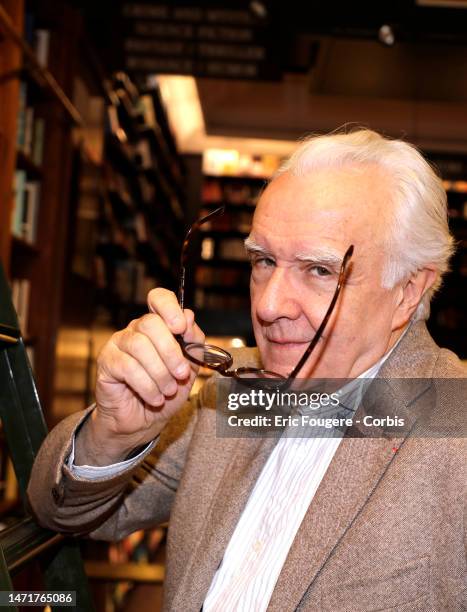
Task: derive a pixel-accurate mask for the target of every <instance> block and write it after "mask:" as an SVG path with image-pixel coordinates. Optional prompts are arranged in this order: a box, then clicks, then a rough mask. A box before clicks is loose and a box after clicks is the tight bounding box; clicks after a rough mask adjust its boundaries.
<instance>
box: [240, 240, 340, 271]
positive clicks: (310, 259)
mask: <svg viewBox="0 0 467 612" xmlns="http://www.w3.org/2000/svg"><path fill="white" fill-rule="evenodd" d="M245 249H246V250H247V251H248V252H249V253H259V254H261V255H266V256H268V257H273V255H272V253H271V252H270V251H269V250H268V249H266V248H265V247H262V246H261V245H259V244H257V243H256V242H255V241H254V239H253V238H251V237H248V238H247V239H246V240H245ZM294 259H296V260H298V261H301V262H304V263H314V264H321V265H328V266H340V265H341V264H342V255H341V254H340V253H338V252H336V251H335V250H334V249H327V248H325V247H316V248H315V249H313V251H310V252H307V253H305V252H299V253H297V254H296V255H295V257H294Z"/></svg>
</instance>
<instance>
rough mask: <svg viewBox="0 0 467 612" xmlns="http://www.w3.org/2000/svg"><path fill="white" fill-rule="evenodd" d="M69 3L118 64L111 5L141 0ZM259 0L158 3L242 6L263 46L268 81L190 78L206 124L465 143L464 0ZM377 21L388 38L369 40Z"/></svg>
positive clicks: (276, 134)
mask: <svg viewBox="0 0 467 612" xmlns="http://www.w3.org/2000/svg"><path fill="white" fill-rule="evenodd" d="M422 1H423V0H422ZM441 1H442V0H441ZM451 2H452V0H451ZM74 4H75V6H77V7H78V8H79V9H80V10H81V11H82V12H83V16H84V17H85V20H86V28H87V32H88V34H89V36H90V37H91V39H92V40H93V41H94V44H95V46H96V49H97V51H98V54H99V55H100V57H101V60H102V62H103V63H104V65H106V66H107V68H108V70H114V69H119V68H120V69H121V68H124V59H123V55H122V53H123V43H122V40H123V38H124V36H125V25H124V20H122V18H121V14H122V9H121V6H122V4H127V5H138V4H143V3H142V2H131V1H130V2H128V0H127V1H126V2H125V3H123V2H118V1H109V0H101V1H100V2H95V1H94V2H91V1H89V0H83V1H81V2H78V0H76V1H75V2H74ZM145 4H148V3H147V2H146V3H145ZM149 4H151V3H149ZM152 4H153V5H161V4H164V3H161V2H157V3H152ZM259 4H260V9H261V7H263V8H264V9H265V15H264V17H259V16H258V12H255V11H254V10H253V8H252V7H253V6H258V2H256V4H255V3H254V2H250V1H248V2H247V1H242V0H237V1H235V2H230V3H229V2H225V1H223V2H205V1H203V0H201V1H198V2H178V1H173V0H172V1H167V2H166V3H165V5H166V6H170V7H172V8H173V7H179V6H183V7H210V8H212V7H219V8H224V9H225V8H228V7H232V8H234V9H239V8H245V9H246V10H248V11H249V12H250V15H251V20H252V23H255V24H256V25H257V26H258V27H259V29H260V30H261V40H262V42H264V43H265V46H266V48H267V54H266V58H265V62H264V64H265V65H266V67H267V70H266V73H268V71H269V73H270V74H274V75H275V77H276V79H275V80H273V79H256V80H246V79H243V80H240V79H230V80H220V79H212V78H198V80H197V82H198V90H199V94H200V100H201V104H202V109H203V114H204V118H205V124H206V131H207V132H208V133H210V134H222V135H235V136H253V137H273V138H279V139H284V138H292V139H295V138H297V137H298V136H301V135H303V133H304V132H309V131H322V130H329V129H334V128H335V127H337V125H340V124H342V123H345V122H348V121H351V122H358V123H365V124H367V125H370V126H371V127H374V128H377V129H381V130H383V131H386V132H388V133H392V134H395V135H400V134H404V135H407V136H408V137H410V138H411V139H412V140H414V141H415V142H417V141H423V142H424V143H428V145H433V147H434V148H437V147H438V148H443V147H444V148H446V147H448V148H456V147H457V146H459V147H460V148H462V149H465V148H466V147H467V114H466V109H467V78H466V76H467V9H456V8H452V7H438V8H435V7H426V6H420V5H419V3H417V2H416V1H415V0H377V1H373V2H371V1H369V0H365V1H353V2H351V1H342V2H336V1H329V0H328V1H325V0H311V1H308V2H304V1H303V0H302V1H299V0H287V1H284V0H281V1H274V2H272V1H270V0H269V1H268V0H260V3H259ZM458 4H461V2H459V3H458ZM466 5H467V3H466ZM171 10H172V9H171ZM260 12H261V10H260ZM122 24H123V25H122ZM384 24H387V25H389V26H391V28H392V31H393V33H394V37H395V42H394V45H392V46H385V45H383V44H382V43H381V42H380V41H379V40H378V35H379V31H380V28H381V26H382V25H384ZM135 76H137V75H135ZM198 76H199V75H198ZM441 124H442V125H441ZM464 126H465V127H464Z"/></svg>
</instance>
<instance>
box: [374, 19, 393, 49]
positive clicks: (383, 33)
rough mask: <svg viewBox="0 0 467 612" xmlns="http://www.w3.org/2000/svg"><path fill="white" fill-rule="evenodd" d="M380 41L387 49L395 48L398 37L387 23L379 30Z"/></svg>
mask: <svg viewBox="0 0 467 612" xmlns="http://www.w3.org/2000/svg"><path fill="white" fill-rule="evenodd" d="M378 39H379V41H380V42H382V43H383V45H386V46H387V47H392V46H393V44H394V43H395V42H396V37H395V35H394V30H393V29H392V28H391V26H390V25H388V24H387V23H385V24H384V25H382V26H381V27H380V29H379V30H378Z"/></svg>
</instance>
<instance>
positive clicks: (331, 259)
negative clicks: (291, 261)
mask: <svg viewBox="0 0 467 612" xmlns="http://www.w3.org/2000/svg"><path fill="white" fill-rule="evenodd" d="M295 259H298V260H299V261H303V262H306V263H319V264H326V265H328V266H340V265H341V264H342V255H340V254H339V253H337V252H336V251H334V250H333V249H326V248H322V247H321V248H316V249H313V251H312V252H309V253H297V254H296V255H295Z"/></svg>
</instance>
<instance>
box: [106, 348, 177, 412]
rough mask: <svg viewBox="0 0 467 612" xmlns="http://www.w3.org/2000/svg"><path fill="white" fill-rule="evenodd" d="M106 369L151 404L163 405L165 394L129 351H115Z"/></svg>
mask: <svg viewBox="0 0 467 612" xmlns="http://www.w3.org/2000/svg"><path fill="white" fill-rule="evenodd" d="M104 367H105V370H106V371H107V374H108V375H110V376H111V377H112V378H114V379H115V380H118V381H121V382H124V383H125V384H126V385H127V386H128V387H130V389H131V390H132V391H133V392H134V393H136V394H137V395H139V397H140V398H141V399H142V400H143V401H144V402H146V403H147V404H149V405H150V406H162V405H163V403H164V402H165V397H164V394H163V393H162V392H161V390H160V389H159V387H158V385H157V384H156V383H155V381H154V380H153V379H152V378H151V377H150V376H149V374H148V373H147V372H146V370H145V369H144V368H143V367H142V366H141V364H140V363H139V362H138V361H137V360H136V359H134V358H133V357H132V356H131V355H129V354H128V353H125V352H123V351H115V352H114V354H113V358H111V359H108V360H107V361H106V362H105V365H104Z"/></svg>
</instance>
